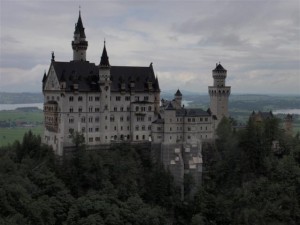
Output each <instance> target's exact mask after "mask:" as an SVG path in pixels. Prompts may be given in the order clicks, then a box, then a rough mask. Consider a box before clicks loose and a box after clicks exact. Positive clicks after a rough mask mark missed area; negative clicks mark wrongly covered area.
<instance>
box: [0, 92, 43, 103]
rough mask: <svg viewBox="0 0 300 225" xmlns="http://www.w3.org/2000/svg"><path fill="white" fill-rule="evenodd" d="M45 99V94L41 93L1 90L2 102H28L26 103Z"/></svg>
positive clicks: (40, 101)
mask: <svg viewBox="0 0 300 225" xmlns="http://www.w3.org/2000/svg"><path fill="white" fill-rule="evenodd" d="M43 101H44V98H43V94H42V93H41V92H40V93H29V92H23V93H8V92H0V104H26V103H42V102H43Z"/></svg>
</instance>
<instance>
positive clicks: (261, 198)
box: [191, 118, 300, 225]
mask: <svg viewBox="0 0 300 225" xmlns="http://www.w3.org/2000/svg"><path fill="white" fill-rule="evenodd" d="M279 124H280V123H279V121H278V120H277V119H276V118H274V119H272V118H271V119H267V120H265V121H262V122H255V121H253V120H249V122H248V125H247V127H246V129H245V130H242V131H240V132H233V130H232V129H231V123H230V121H229V120H226V119H224V120H223V121H222V122H220V125H219V127H218V130H217V134H218V139H217V140H216V143H215V146H208V147H206V148H204V151H203V154H204V159H208V160H207V161H206V162H205V166H206V168H205V170H206V173H204V185H203V187H202V188H200V189H199V191H198V193H197V194H196V196H195V198H194V201H193V202H191V205H193V217H192V221H191V224H193V223H196V221H197V222H198V223H199V224H222V225H223V224H234V225H235V224H236V225H252V224H253V225H254V224H264V225H273V224H278V225H279V224H280V225H281V224H282V225H283V224H299V223H300V216H299V215H300V163H299V155H300V154H299V150H300V141H299V139H298V138H297V137H295V138H291V137H287V136H286V135H285V133H284V131H283V130H282V129H281V127H280V126H279ZM274 141H275V142H278V143H279V150H278V149H274V146H273V143H274ZM204 147H205V146H204Z"/></svg>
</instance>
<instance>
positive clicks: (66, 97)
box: [43, 12, 230, 174]
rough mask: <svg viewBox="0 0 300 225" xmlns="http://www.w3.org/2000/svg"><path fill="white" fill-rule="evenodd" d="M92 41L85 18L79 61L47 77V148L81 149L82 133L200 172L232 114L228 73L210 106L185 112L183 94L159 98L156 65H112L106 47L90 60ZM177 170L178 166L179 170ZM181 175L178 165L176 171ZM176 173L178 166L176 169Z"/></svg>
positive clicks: (217, 77) (57, 66) (76, 46)
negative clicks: (209, 145)
mask: <svg viewBox="0 0 300 225" xmlns="http://www.w3.org/2000/svg"><path fill="white" fill-rule="evenodd" d="M87 47H88V42H87V40H86V36H85V31H84V27H83V23H82V19H81V15H80V12H79V18H78V22H77V24H76V26H75V32H74V39H73V41H72V49H73V60H72V61H69V62H59V61H55V58H54V53H52V60H51V64H50V68H49V70H48V73H47V74H46V73H45V74H44V77H43V94H44V117H45V131H44V136H43V142H44V143H46V144H48V145H50V146H52V148H53V150H54V151H55V154H56V155H59V156H62V155H63V154H64V153H65V151H66V149H70V148H72V147H74V143H72V138H71V137H70V134H72V133H73V132H75V131H77V132H79V133H81V134H82V135H83V136H84V138H85V142H86V143H85V144H86V146H87V148H88V149H97V148H98V147H101V146H110V145H111V144H113V143H130V144H134V143H137V144H138V143H151V145H152V146H154V147H155V146H156V147H155V148H156V149H159V151H160V155H161V160H162V161H163V162H164V164H166V165H169V166H170V167H172V165H174V166H176V165H177V164H180V165H182V166H181V167H182V168H181V169H179V170H180V171H181V172H179V173H178V174H182V172H184V171H185V170H186V169H193V168H194V169H198V171H199V170H201V168H202V167H201V166H202V157H201V143H202V142H203V141H210V140H213V139H214V137H215V130H216V127H217V124H218V123H219V121H220V120H221V119H222V117H223V116H228V97H229V95H230V87H228V86H226V85H225V79H226V76H227V71H226V70H225V69H224V68H223V67H222V65H221V64H217V65H216V68H215V69H214V70H213V71H212V76H213V79H214V83H213V86H210V87H209V88H208V89H209V95H210V108H209V109H208V110H206V111H204V110H202V109H193V108H185V107H184V106H183V105H182V94H181V92H180V91H179V90H178V91H177V92H176V93H175V98H174V99H173V100H171V101H167V100H161V99H160V88H159V82H158V79H157V77H156V76H155V73H154V69H153V66H152V63H151V64H150V65H149V66H145V67H137V66H112V65H111V64H110V62H109V57H108V54H107V50H106V46H105V42H104V47H103V51H102V56H101V59H100V63H99V64H98V65H96V64H95V63H91V62H89V61H87V58H86V51H87ZM174 168H175V167H174ZM176 168H177V169H178V167H176ZM171 170H172V168H171Z"/></svg>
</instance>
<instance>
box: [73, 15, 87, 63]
mask: <svg viewBox="0 0 300 225" xmlns="http://www.w3.org/2000/svg"><path fill="white" fill-rule="evenodd" d="M85 38H86V36H85V33H84V27H83V24H82V20H81V13H80V11H79V17H78V21H77V23H76V24H75V31H74V40H73V41H72V49H73V60H74V61H86V50H87V47H88V42H87V41H86V40H85Z"/></svg>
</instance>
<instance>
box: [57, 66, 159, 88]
mask: <svg viewBox="0 0 300 225" xmlns="http://www.w3.org/2000/svg"><path fill="white" fill-rule="evenodd" d="M52 65H53V68H54V70H55V72H56V75H57V78H58V80H59V81H60V82H61V81H65V82H66V91H72V90H73V84H74V82H75V81H76V83H78V91H99V85H98V81H99V76H98V74H99V67H98V66H96V65H95V63H90V62H88V61H71V62H58V61H53V62H52ZM110 74H111V81H112V83H111V91H112V92H118V91H120V90H121V86H123V87H124V88H125V89H122V90H124V91H130V87H131V83H134V91H136V92H144V91H159V86H158V81H156V79H155V75H154V71H153V68H152V67H151V66H148V67H134V66H111V67H110ZM149 85H150V87H151V89H149Z"/></svg>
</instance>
